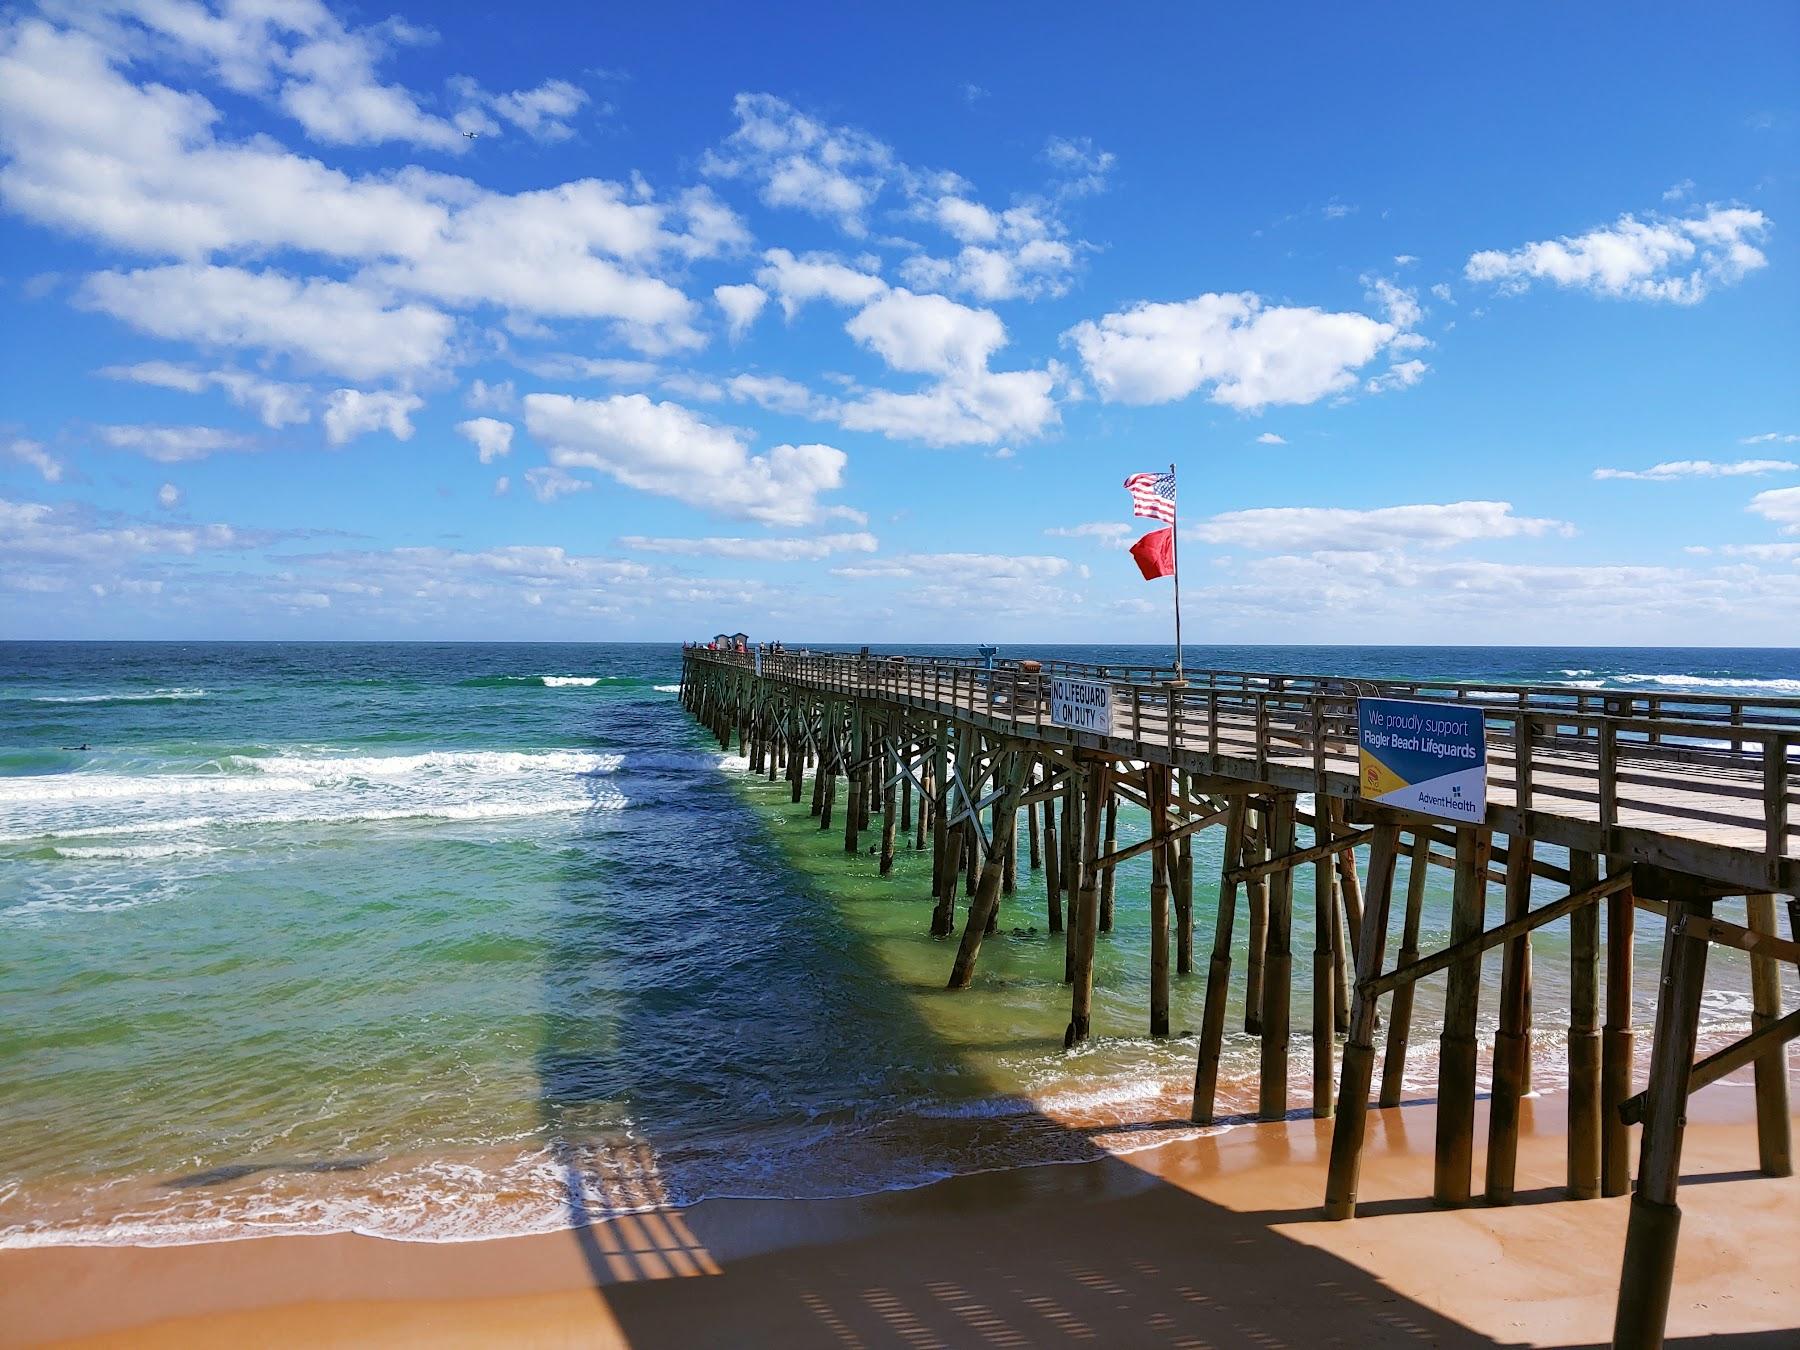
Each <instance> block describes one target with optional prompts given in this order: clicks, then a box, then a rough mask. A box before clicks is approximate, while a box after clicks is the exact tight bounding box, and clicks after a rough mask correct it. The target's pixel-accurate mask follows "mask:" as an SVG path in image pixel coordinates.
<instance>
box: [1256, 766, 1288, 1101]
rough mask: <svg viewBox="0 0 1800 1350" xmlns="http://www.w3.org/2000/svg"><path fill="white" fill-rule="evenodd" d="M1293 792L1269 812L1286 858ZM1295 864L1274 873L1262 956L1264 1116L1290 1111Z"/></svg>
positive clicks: (1275, 845) (1274, 839)
mask: <svg viewBox="0 0 1800 1350" xmlns="http://www.w3.org/2000/svg"><path fill="white" fill-rule="evenodd" d="M1294 809H1295V808H1294V794H1293V793H1291V792H1279V793H1277V794H1275V801H1274V805H1273V809H1272V810H1271V811H1270V812H1269V815H1268V821H1269V835H1268V839H1269V851H1270V853H1271V854H1272V855H1273V856H1274V857H1277V858H1285V857H1286V856H1287V855H1288V854H1290V853H1293V852H1294V851H1295V849H1296V845H1295V842H1294ZM1293 932H1294V869H1293V868H1291V867H1283V868H1281V869H1280V870H1279V871H1277V872H1276V873H1274V875H1272V876H1271V877H1270V878H1269V892H1268V928H1267V933H1266V937H1267V947H1266V951H1265V953H1264V958H1263V990H1262V995H1263V998H1262V1075H1261V1083H1260V1089H1259V1091H1258V1094H1257V1114H1258V1115H1260V1116H1261V1117H1262V1118H1263V1119H1264V1120H1282V1119H1285V1118H1286V1116H1287V1099H1288V1046H1289V1039H1290V1031H1291V1022H1290V1017H1291V1014H1292V1000H1293V988H1294V955H1293V945H1294V944H1293Z"/></svg>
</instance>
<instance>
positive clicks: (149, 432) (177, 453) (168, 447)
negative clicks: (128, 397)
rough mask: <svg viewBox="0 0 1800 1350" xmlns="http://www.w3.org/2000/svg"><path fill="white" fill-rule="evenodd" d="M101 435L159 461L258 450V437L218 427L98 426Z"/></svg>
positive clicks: (112, 443)
mask: <svg viewBox="0 0 1800 1350" xmlns="http://www.w3.org/2000/svg"><path fill="white" fill-rule="evenodd" d="M96 430H97V431H98V432H99V433H100V439H101V440H103V441H105V442H106V443H107V444H108V445H110V446H112V447H113V448H114V449H115V450H132V451H135V452H137V453H138V454H140V455H142V456H144V458H146V459H153V460H155V461H157V462H158V463H159V464H179V463H181V462H183V461H184V460H190V459H205V458H206V457H207V456H208V455H215V454H218V453H219V452H221V451H226V450H254V449H256V448H257V444H256V442H255V441H253V440H251V439H250V437H248V436H244V435H241V434H239V433H238V432H235V431H224V430H221V429H220V428H218V427H156V426H108V427H98V428H96Z"/></svg>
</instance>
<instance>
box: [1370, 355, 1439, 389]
mask: <svg viewBox="0 0 1800 1350" xmlns="http://www.w3.org/2000/svg"><path fill="white" fill-rule="evenodd" d="M1430 369H1431V367H1430V366H1428V365H1426V364H1425V363H1424V362H1423V361H1419V360H1416V359H1415V360H1412V361H1396V362H1394V364H1393V365H1391V366H1389V367H1388V368H1387V369H1386V370H1384V371H1383V372H1382V373H1381V374H1379V375H1376V376H1372V377H1371V378H1370V379H1369V380H1368V381H1367V383H1365V384H1364V385H1363V388H1365V389H1367V390H1368V391H1369V392H1370V393H1371V394H1385V393H1388V392H1390V391H1391V390H1395V389H1410V388H1412V387H1413V386H1414V385H1415V384H1417V383H1418V382H1419V381H1420V380H1422V379H1424V378H1425V372H1426V371H1428V370H1430Z"/></svg>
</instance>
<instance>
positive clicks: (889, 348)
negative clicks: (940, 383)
mask: <svg viewBox="0 0 1800 1350" xmlns="http://www.w3.org/2000/svg"><path fill="white" fill-rule="evenodd" d="M844 331H845V332H847V333H849V334H850V336H851V337H853V338H855V339H856V340H857V341H858V342H860V343H862V344H863V345H864V346H865V347H868V348H870V349H871V350H872V351H874V352H875V353H876V355H878V356H880V357H881V359H882V360H883V361H885V362H887V364H888V365H889V366H891V367H892V368H893V369H895V370H904V371H913V372H917V373H923V374H936V375H950V374H959V373H965V372H970V371H977V370H982V369H984V368H985V367H986V366H987V363H988V359H989V358H990V357H991V356H992V355H993V354H994V353H995V352H996V351H998V350H999V349H1000V348H1001V347H1002V346H1003V345H1004V344H1005V342H1006V326H1005V325H1004V324H1002V323H1001V322H1000V317H999V316H998V315H997V314H995V313H994V312H993V311H992V310H989V309H971V308H969V307H968V306H967V305H959V304H957V303H956V302H955V301H954V300H946V299H945V298H944V297H943V296H941V295H915V294H913V292H911V291H909V290H906V289H904V288H901V289H897V290H893V291H889V292H888V293H887V294H886V295H883V296H882V297H881V298H879V299H877V300H872V301H870V302H869V303H868V304H867V305H865V306H864V307H863V308H862V310H860V311H859V312H858V313H857V314H856V315H855V317H853V318H852V319H851V320H850V322H849V323H847V324H845V325H844Z"/></svg>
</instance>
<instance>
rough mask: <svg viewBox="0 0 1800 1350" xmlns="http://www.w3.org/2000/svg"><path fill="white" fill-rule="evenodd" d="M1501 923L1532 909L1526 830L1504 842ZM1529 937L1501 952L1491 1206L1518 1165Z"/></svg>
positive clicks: (1527, 1045) (1509, 1190) (1491, 1109)
mask: <svg viewBox="0 0 1800 1350" xmlns="http://www.w3.org/2000/svg"><path fill="white" fill-rule="evenodd" d="M1506 845H1507V857H1506V921H1507V922H1508V923H1511V922H1512V921H1513V920H1515V919H1522V918H1524V917H1525V912H1526V911H1527V910H1529V909H1530V908H1531V861H1532V856H1533V851H1534V850H1533V844H1532V839H1531V836H1530V835H1528V834H1523V833H1520V834H1515V835H1513V836H1512V837H1511V838H1509V839H1508V840H1507V841H1506ZM1530 962H1531V935H1530V934H1529V933H1521V934H1519V936H1517V937H1516V938H1513V939H1511V940H1510V941H1508V942H1507V943H1506V945H1505V947H1504V948H1503V949H1502V951H1501V967H1500V1028H1499V1030H1498V1031H1497V1032H1496V1033H1495V1036H1494V1086H1493V1093H1492V1095H1491V1097H1490V1099H1489V1104H1488V1150H1487V1185H1486V1188H1485V1195H1486V1197H1487V1202H1488V1203H1489V1204H1490V1205H1510V1204H1511V1203H1512V1201H1513V1191H1514V1189H1515V1184H1516V1181H1517V1174H1518V1163H1519V1101H1520V1098H1521V1097H1522V1096H1523V1094H1524V1091H1525V1072H1526V1066H1527V1065H1529V1064H1530V1063H1531V1022H1530V1018H1531V964H1530Z"/></svg>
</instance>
